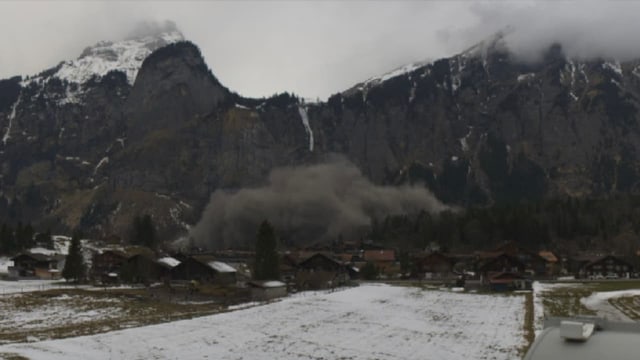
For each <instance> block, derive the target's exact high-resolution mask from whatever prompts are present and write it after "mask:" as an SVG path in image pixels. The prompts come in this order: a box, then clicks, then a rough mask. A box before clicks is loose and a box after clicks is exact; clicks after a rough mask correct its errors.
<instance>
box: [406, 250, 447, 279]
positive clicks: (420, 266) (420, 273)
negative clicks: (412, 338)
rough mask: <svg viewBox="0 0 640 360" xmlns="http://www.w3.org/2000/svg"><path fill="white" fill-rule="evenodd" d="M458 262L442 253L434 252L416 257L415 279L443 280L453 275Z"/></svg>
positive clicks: (414, 261) (414, 260)
mask: <svg viewBox="0 0 640 360" xmlns="http://www.w3.org/2000/svg"><path fill="white" fill-rule="evenodd" d="M455 262H456V260H455V259H453V258H451V257H449V256H447V255H445V254H443V253H441V252H437V251H436V252H432V253H430V254H423V255H419V256H416V257H415V258H414V259H413V263H414V269H415V270H414V274H412V275H413V276H414V277H418V278H426V279H442V278H447V277H451V276H452V275H453V266H454V265H455Z"/></svg>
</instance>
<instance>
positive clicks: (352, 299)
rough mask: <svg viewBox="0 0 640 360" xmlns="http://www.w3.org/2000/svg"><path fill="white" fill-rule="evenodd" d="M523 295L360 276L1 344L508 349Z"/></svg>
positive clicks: (60, 355) (221, 351)
mask: <svg viewBox="0 0 640 360" xmlns="http://www.w3.org/2000/svg"><path fill="white" fill-rule="evenodd" d="M523 321H524V297H523V296H502V295H478V294H463V293H453V292H445V291H430V290H421V289H418V288H411V287H393V286H385V285H363V286H360V287H357V288H351V289H347V290H343V291H338V292H334V293H311V294H308V293H301V294H298V295H296V296H293V297H290V298H285V299H283V300H281V301H278V302H274V303H271V304H267V305H261V306H254V307H251V308H246V309H242V310H237V311H232V312H228V313H223V314H218V315H212V316H206V317H200V318H196V319H192V320H184V321H177V322H172V323H165V324H160V325H152V326H145V327H140V328H134V329H127V330H121V331H114V332H110V333H104V334H99V335H92V336H84V337H75V338H68V339H62V340H52V341H42V342H33V343H24V344H11V345H5V346H1V347H0V355H1V354H3V353H4V354H19V355H21V356H26V357H28V358H32V359H105V358H110V359H151V358H153V359H178V358H179V359H202V358H210V359H434V360H435V359H438V360H439V359H447V360H457V359H460V360H463V359H464V360H468V359H496V360H499V359H516V358H518V357H519V356H518V348H519V347H521V346H523V345H524V342H525V340H524V335H523Z"/></svg>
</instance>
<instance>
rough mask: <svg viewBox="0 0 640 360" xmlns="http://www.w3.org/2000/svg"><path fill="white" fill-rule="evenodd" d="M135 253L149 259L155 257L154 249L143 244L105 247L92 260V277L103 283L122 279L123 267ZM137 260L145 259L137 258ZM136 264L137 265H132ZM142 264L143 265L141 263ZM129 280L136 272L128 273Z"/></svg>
mask: <svg viewBox="0 0 640 360" xmlns="http://www.w3.org/2000/svg"><path fill="white" fill-rule="evenodd" d="M135 255H144V256H145V257H146V258H148V259H154V258H155V253H154V252H153V250H151V249H149V248H147V247H143V246H130V247H127V248H120V247H118V248H111V249H103V250H100V251H98V252H96V253H95V254H94V255H93V258H92V260H91V272H90V278H91V279H92V280H93V281H99V282H102V283H115V282H119V281H121V280H122V279H121V276H120V275H121V274H120V272H121V268H122V266H123V265H125V264H126V263H127V260H129V258H131V257H133V256H135ZM135 261H144V260H140V258H137V259H136V260H135ZM130 266H134V267H135V266H136V265H130ZM140 266H141V265H140ZM126 275H131V276H125V277H127V278H128V280H127V281H131V280H132V277H135V275H134V274H126Z"/></svg>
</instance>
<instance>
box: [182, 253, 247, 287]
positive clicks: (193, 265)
mask: <svg viewBox="0 0 640 360" xmlns="http://www.w3.org/2000/svg"><path fill="white" fill-rule="evenodd" d="M236 273H237V271H236V269H234V268H233V267H232V266H230V265H229V264H227V263H224V262H221V261H218V260H216V258H215V257H213V256H209V255H193V256H190V257H187V258H186V259H184V260H183V261H182V262H180V264H179V265H177V266H175V267H174V268H173V269H171V280H196V281H199V282H203V283H210V284H216V285H235V284H236V281H237V277H236V275H237V274H236Z"/></svg>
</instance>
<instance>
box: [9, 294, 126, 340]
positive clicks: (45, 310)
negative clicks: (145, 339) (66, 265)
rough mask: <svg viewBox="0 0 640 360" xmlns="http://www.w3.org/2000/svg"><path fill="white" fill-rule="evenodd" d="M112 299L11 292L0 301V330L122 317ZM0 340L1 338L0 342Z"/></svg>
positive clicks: (34, 327)
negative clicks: (34, 295)
mask: <svg viewBox="0 0 640 360" xmlns="http://www.w3.org/2000/svg"><path fill="white" fill-rule="evenodd" d="M119 302H120V301H119V300H118V299H115V298H102V299H97V298H93V297H88V296H70V295H67V294H62V295H57V296H51V297H46V298H40V299H38V298H33V297H29V296H27V295H25V294H14V295H9V296H6V297H3V298H2V301H0V333H2V332H4V331H5V330H9V329H18V330H19V331H21V332H24V331H27V332H28V331H29V330H30V329H34V330H38V329H42V328H52V327H56V326H69V325H73V324H78V323H83V322H88V321H95V320H99V319H105V318H117V317H119V316H121V311H120V309H119V308H118V307H117V306H116V305H117V304H118V303H119ZM0 342H1V341H0Z"/></svg>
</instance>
